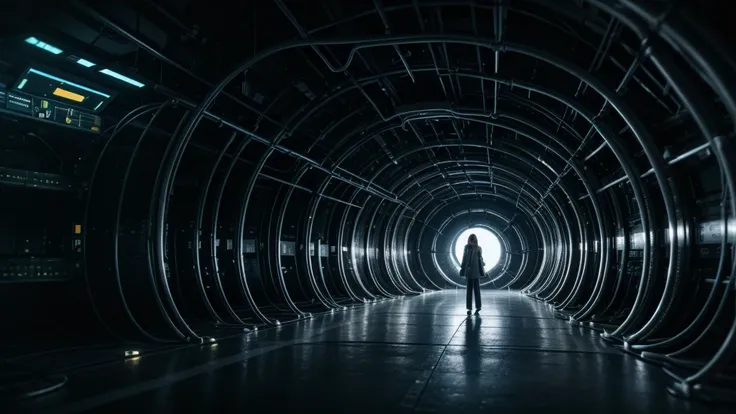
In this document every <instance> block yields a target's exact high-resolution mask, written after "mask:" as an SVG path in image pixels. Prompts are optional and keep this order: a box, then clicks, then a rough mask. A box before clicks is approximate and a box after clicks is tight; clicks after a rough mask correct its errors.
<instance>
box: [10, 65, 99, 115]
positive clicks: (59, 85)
mask: <svg viewBox="0 0 736 414" xmlns="http://www.w3.org/2000/svg"><path fill="white" fill-rule="evenodd" d="M15 90H17V91H20V92H23V93H27V94H30V95H33V96H36V97H39V98H48V99H52V100H55V101H57V102H60V103H62V104H64V103H65V104H71V105H74V107H75V108H77V109H81V110H85V111H87V112H92V113H96V112H99V111H101V110H102V109H103V108H104V107H105V106H106V105H107V104H108V103H109V102H110V100H111V99H112V98H113V95H114V93H113V92H111V91H109V90H106V89H103V88H101V87H99V86H97V85H94V84H92V83H91V82H89V81H85V80H80V79H74V78H72V77H71V76H70V75H66V74H62V73H58V72H57V71H53V70H49V69H41V68H36V67H31V68H28V69H27V70H26V71H25V72H24V73H23V74H22V75H21V76H20V78H19V79H18V82H17V83H16V85H15Z"/></svg>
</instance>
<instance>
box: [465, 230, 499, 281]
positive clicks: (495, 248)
mask: <svg viewBox="0 0 736 414" xmlns="http://www.w3.org/2000/svg"><path fill="white" fill-rule="evenodd" d="M471 234H475V235H476V237H478V245H479V246H480V247H481V248H482V249H483V260H484V261H485V262H486V266H485V268H484V270H485V271H486V272H488V271H489V270H491V269H493V267H494V266H496V265H497V264H498V262H499V261H500V260H501V242H500V241H499V240H498V237H496V235H495V234H493V233H492V232H491V231H489V230H486V229H484V228H481V227H475V228H470V229H467V230H465V231H464V232H462V233H460V236H458V238H457V240H455V258H457V261H458V263H462V261H463V250H464V249H465V245H466V244H467V243H468V237H469V236H470V235H471Z"/></svg>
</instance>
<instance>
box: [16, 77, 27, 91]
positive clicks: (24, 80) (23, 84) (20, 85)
mask: <svg viewBox="0 0 736 414" xmlns="http://www.w3.org/2000/svg"><path fill="white" fill-rule="evenodd" d="M26 82H28V79H23V80H22V81H20V83H19V84H18V89H23V87H24V86H26Z"/></svg>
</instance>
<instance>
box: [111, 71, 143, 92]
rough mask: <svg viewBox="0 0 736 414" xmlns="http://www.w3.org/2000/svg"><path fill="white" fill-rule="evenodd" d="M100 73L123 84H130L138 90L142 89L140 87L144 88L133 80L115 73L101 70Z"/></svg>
mask: <svg viewBox="0 0 736 414" xmlns="http://www.w3.org/2000/svg"><path fill="white" fill-rule="evenodd" d="M100 73H104V74H105V75H107V76H110V77H113V78H115V79H117V80H121V81H123V82H125V83H129V84H131V85H133V86H137V87H139V88H142V87H144V86H146V85H144V84H142V83H140V82H138V81H137V80H135V79H131V78H129V77H127V76H123V75H121V74H119V73H117V72H113V71H111V70H110V69H102V70H101V71H100Z"/></svg>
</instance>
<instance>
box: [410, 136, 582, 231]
mask: <svg viewBox="0 0 736 414" xmlns="http://www.w3.org/2000/svg"><path fill="white" fill-rule="evenodd" d="M491 149H492V150H494V151H499V152H503V153H506V154H507V155H509V156H512V157H515V158H518V159H520V160H522V161H524V162H525V163H527V165H532V166H533V164H532V163H531V162H529V161H527V160H524V159H523V158H521V157H520V156H519V155H518V154H514V153H511V152H507V151H504V150H500V149H498V148H491ZM517 150H519V151H521V152H526V153H528V154H529V155H530V156H531V153H529V152H528V151H527V150H524V149H522V148H519V147H517ZM448 162H453V161H448ZM540 171H542V174H543V175H544V176H546V174H544V172H543V170H540ZM517 175H518V173H517ZM416 176H417V175H416V173H415V174H414V178H415V179H416ZM547 179H548V180H550V182H551V181H552V180H551V179H550V178H549V177H547ZM563 190H564V188H563ZM565 191H566V190H565ZM400 195H403V192H402V193H401V194H400ZM568 199H570V201H571V205H572V206H575V203H574V201H573V199H572V198H571V197H570V196H569V194H568ZM422 208H423V207H421V208H419V209H418V211H419V210H421V209H422ZM561 212H562V213H563V215H564V211H562V210H561ZM577 220H578V225H579V226H582V224H581V223H580V222H579V218H578V219H577Z"/></svg>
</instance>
